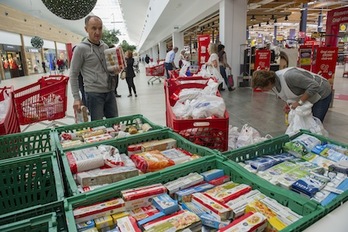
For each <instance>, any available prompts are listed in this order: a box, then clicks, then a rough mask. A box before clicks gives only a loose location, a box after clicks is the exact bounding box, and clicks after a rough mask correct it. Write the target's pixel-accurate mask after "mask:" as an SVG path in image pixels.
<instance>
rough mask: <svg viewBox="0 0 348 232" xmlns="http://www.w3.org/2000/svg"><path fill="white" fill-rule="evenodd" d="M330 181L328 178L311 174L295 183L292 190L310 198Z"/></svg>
mask: <svg viewBox="0 0 348 232" xmlns="http://www.w3.org/2000/svg"><path fill="white" fill-rule="evenodd" d="M329 181H330V179H329V178H328V177H325V176H322V175H319V174H316V173H311V174H310V175H308V176H306V177H303V178H301V179H299V180H297V181H295V182H294V183H293V184H292V185H291V189H292V190H293V191H295V192H298V193H300V194H304V195H305V196H308V197H313V196H314V195H315V194H316V193H317V192H318V191H320V190H321V189H322V188H324V186H325V185H326V184H327V183H328V182H329Z"/></svg>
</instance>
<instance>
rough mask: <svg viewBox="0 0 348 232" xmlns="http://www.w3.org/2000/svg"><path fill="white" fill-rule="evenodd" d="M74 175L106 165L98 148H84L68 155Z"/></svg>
mask: <svg viewBox="0 0 348 232" xmlns="http://www.w3.org/2000/svg"><path fill="white" fill-rule="evenodd" d="M66 157H67V159H68V162H69V165H70V170H71V172H72V173H73V174H75V173H77V172H83V171H87V170H91V169H95V168H99V167H102V166H103V165H104V159H103V156H102V155H101V153H100V151H99V150H98V148H97V147H90V148H84V149H80V150H75V151H70V152H67V153H66Z"/></svg>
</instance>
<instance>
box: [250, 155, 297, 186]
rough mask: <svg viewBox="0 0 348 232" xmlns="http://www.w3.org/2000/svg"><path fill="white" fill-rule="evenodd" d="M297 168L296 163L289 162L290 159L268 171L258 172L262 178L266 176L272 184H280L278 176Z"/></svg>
mask: <svg viewBox="0 0 348 232" xmlns="http://www.w3.org/2000/svg"><path fill="white" fill-rule="evenodd" d="M295 168H297V166H296V164H294V163H292V162H289V161H284V162H282V163H279V164H277V165H275V166H273V167H271V168H269V169H267V170H266V171H260V172H258V173H257V175H258V176H260V177H261V178H264V179H266V180H268V181H270V182H271V183H272V184H278V178H279V177H280V176H281V175H282V174H284V173H287V172H289V171H290V170H292V169H295Z"/></svg>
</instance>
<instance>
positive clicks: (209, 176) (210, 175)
mask: <svg viewBox="0 0 348 232" xmlns="http://www.w3.org/2000/svg"><path fill="white" fill-rule="evenodd" d="M201 175H202V176H203V178H204V180H205V181H207V182H208V181H211V180H213V179H216V178H219V177H221V176H223V175H224V170H222V169H212V170H209V171H206V172H202V173H201Z"/></svg>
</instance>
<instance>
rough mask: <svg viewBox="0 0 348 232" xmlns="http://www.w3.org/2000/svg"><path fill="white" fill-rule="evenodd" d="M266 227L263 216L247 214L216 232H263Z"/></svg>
mask: <svg viewBox="0 0 348 232" xmlns="http://www.w3.org/2000/svg"><path fill="white" fill-rule="evenodd" d="M266 225H267V221H266V217H265V216H263V215H262V214H261V213H253V212H249V213H246V214H244V215H243V216H242V217H240V218H237V219H236V220H234V221H233V222H232V223H231V224H229V225H228V226H225V227H223V228H221V229H219V230H218V232H234V231H245V232H261V231H264V229H265V228H266Z"/></svg>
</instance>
